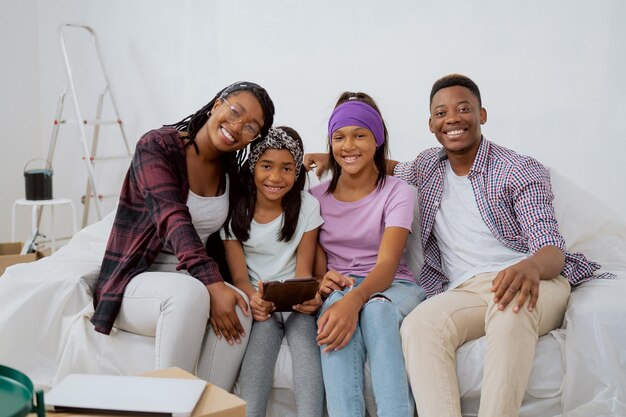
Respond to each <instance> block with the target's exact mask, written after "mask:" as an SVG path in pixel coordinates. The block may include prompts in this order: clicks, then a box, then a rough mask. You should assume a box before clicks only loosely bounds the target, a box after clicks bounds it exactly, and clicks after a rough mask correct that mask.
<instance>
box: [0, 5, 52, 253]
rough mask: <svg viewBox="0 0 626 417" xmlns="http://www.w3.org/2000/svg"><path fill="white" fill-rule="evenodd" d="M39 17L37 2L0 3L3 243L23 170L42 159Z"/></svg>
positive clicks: (21, 185)
mask: <svg viewBox="0 0 626 417" xmlns="http://www.w3.org/2000/svg"><path fill="white" fill-rule="evenodd" d="M37 15H38V6H37V2H35V1H19V0H0V57H1V58H0V62H1V64H0V132H1V133H0V143H1V144H2V147H1V148H0V172H1V173H0V242H7V241H9V238H10V234H11V207H12V205H13V201H14V200H15V199H16V198H23V197H24V177H23V174H22V173H23V169H24V165H25V164H26V162H27V161H28V160H29V159H31V158H34V157H39V156H41V155H40V152H39V148H40V145H41V141H42V138H41V113H40V111H39V48H38V38H37ZM24 218H25V219H26V218H28V219H29V217H28V216H24ZM24 224H26V225H28V224H30V223H29V221H28V220H27V221H26V222H24ZM24 230H28V226H24ZM25 237H26V236H24V237H22V239H24V238H25Z"/></svg>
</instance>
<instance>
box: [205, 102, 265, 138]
mask: <svg viewBox="0 0 626 417" xmlns="http://www.w3.org/2000/svg"><path fill="white" fill-rule="evenodd" d="M222 101H223V102H224V103H225V104H226V121H227V122H228V123H230V124H231V125H236V124H239V123H242V122H243V114H242V112H241V110H240V109H239V108H237V107H236V106H233V105H232V104H230V103H229V102H228V101H227V100H226V99H225V98H223V99H222ZM207 115H210V113H209V114H207ZM259 136H261V130H260V129H259V127H258V126H257V124H256V123H246V124H244V125H243V127H242V128H241V139H243V140H244V141H246V142H252V141H253V140H255V139H256V138H258V137H259Z"/></svg>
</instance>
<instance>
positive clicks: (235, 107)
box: [205, 91, 264, 152]
mask: <svg viewBox="0 0 626 417" xmlns="http://www.w3.org/2000/svg"><path fill="white" fill-rule="evenodd" d="M239 118H240V119H241V121H239V122H233V120H235V119H237V120H238V119H239ZM263 120H264V119H263V109H262V108H261V104H259V101H258V100H257V98H256V97H255V96H254V94H252V93H250V92H247V91H241V92H236V93H233V94H231V95H230V96H228V97H226V100H224V99H217V100H216V101H215V105H214V106H213V108H212V109H211V115H210V117H209V119H208V120H207V122H206V123H205V129H206V134H207V136H208V138H209V143H210V144H211V145H212V146H213V147H214V148H215V149H216V150H218V151H220V152H235V151H238V150H239V149H242V148H244V147H245V146H246V145H248V143H250V138H249V137H247V136H249V135H246V133H245V130H246V126H248V128H249V127H250V126H255V127H256V128H258V130H260V129H261V128H262V127H263ZM248 130H249V129H248Z"/></svg>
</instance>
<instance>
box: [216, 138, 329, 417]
mask: <svg viewBox="0 0 626 417" xmlns="http://www.w3.org/2000/svg"><path fill="white" fill-rule="evenodd" d="M302 158H303V145H302V140H301V138H300V136H299V135H298V133H297V132H296V131H295V130H293V129H291V128H289V127H278V128H272V129H270V132H269V133H268V135H267V136H266V137H265V138H264V139H263V141H260V142H259V143H258V144H255V145H253V147H252V148H251V149H250V156H249V157H248V164H247V168H248V169H242V176H243V179H242V180H243V181H242V183H243V184H245V187H247V189H246V190H244V192H243V193H242V195H243V197H242V198H241V199H240V200H239V201H237V202H235V207H234V209H233V214H232V216H231V219H230V222H228V221H227V223H226V224H227V226H226V227H225V229H224V231H223V234H222V237H223V239H225V241H224V248H225V250H226V258H227V260H228V266H229V269H230V271H231V275H232V279H233V284H235V286H237V287H238V288H239V289H241V290H242V291H243V292H244V293H246V295H247V296H248V298H249V299H250V307H251V309H252V314H253V316H254V320H255V321H254V323H253V325H252V331H251V333H250V338H249V342H248V347H247V350H246V354H245V356H244V360H243V364H242V367H241V374H240V377H239V381H240V385H241V397H242V398H243V399H244V400H245V401H246V402H247V412H246V414H247V416H248V417H251V416H265V409H266V406H267V401H268V398H269V393H270V390H271V386H272V380H273V375H274V366H275V364H276V358H277V357H278V351H279V350H280V346H281V343H282V339H283V336H285V337H287V341H288V343H289V348H290V351H291V355H292V358H294V359H295V358H297V360H298V362H297V363H295V362H294V363H293V367H292V368H293V380H294V391H295V396H296V408H297V411H298V416H301V417H306V416H316V417H321V416H322V415H323V406H324V386H323V382H322V370H321V364H320V357H319V348H318V346H317V343H316V340H315V337H316V332H317V327H316V317H315V315H314V313H315V312H317V310H318V309H319V307H320V306H321V298H320V296H319V294H317V296H316V298H314V299H313V300H310V301H307V302H305V303H303V304H299V305H296V306H294V307H293V312H286V313H279V312H273V310H274V305H273V303H271V302H269V301H265V300H263V299H262V297H263V282H264V281H272V280H282V279H287V278H294V277H311V276H312V275H313V260H314V256H315V245H316V241H317V228H318V227H319V226H320V225H321V224H322V223H323V220H322V218H321V216H320V210H319V203H318V202H317V200H316V199H315V198H314V197H313V196H311V195H310V194H308V193H307V192H304V191H303V188H304V183H305V179H306V172H305V171H304V169H303V168H302ZM235 239H236V240H235Z"/></svg>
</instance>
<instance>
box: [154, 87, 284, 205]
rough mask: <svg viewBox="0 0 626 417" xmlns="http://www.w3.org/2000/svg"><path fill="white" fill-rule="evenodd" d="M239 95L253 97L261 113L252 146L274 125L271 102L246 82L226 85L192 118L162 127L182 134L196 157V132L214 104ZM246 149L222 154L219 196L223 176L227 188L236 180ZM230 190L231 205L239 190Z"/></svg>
mask: <svg viewBox="0 0 626 417" xmlns="http://www.w3.org/2000/svg"><path fill="white" fill-rule="evenodd" d="M241 91H247V92H249V93H252V94H253V95H254V96H255V97H256V99H257V100H258V101H259V104H260V105H261V109H262V110H263V126H262V127H261V135H260V137H259V139H256V140H255V141H253V142H252V143H255V142H256V141H259V140H261V138H263V137H265V135H267V132H268V131H269V129H270V127H272V124H273V123H274V103H273V102H272V99H271V98H270V96H269V94H267V91H265V89H264V88H263V87H261V86H260V85H258V84H255V83H252V82H247V81H239V82H236V83H234V84H231V85H229V86H228V87H225V88H224V89H222V90H221V91H220V92H219V93H217V95H216V96H215V97H213V99H212V100H211V101H209V102H208V103H207V104H206V105H205V106H204V107H202V108H201V109H200V110H198V111H196V112H195V113H194V114H191V115H189V116H187V117H185V118H184V119H183V120H181V121H179V122H176V123H173V124H171V125H166V126H168V127H173V128H175V129H176V130H178V131H179V132H186V133H187V136H185V137H182V136H181V139H183V140H188V142H187V143H186V145H185V146H189V145H192V146H193V147H194V149H195V151H196V153H197V154H198V153H200V150H199V149H198V144H197V143H196V134H197V133H198V132H199V131H200V129H201V128H202V126H204V124H205V123H206V122H207V120H208V119H209V116H208V113H209V112H210V111H211V110H212V109H213V106H214V105H215V102H216V101H217V100H218V99H220V100H221V99H225V98H228V97H229V96H231V95H235V94H238V93H239V92H241ZM248 148H249V147H248V146H246V147H244V148H243V149H240V150H238V151H237V152H236V153H233V152H226V153H224V154H222V156H221V162H222V173H223V175H222V179H221V180H220V184H219V187H218V188H219V192H224V191H225V188H226V184H225V180H224V178H225V175H229V177H230V180H231V184H232V182H233V181H237V180H238V178H239V172H240V169H241V165H242V164H243V162H244V161H245V160H246V156H247V155H248ZM232 185H238V184H232ZM230 188H231V192H230V195H231V202H232V201H233V198H232V196H233V194H237V190H239V189H241V187H238V186H231V187H230ZM233 191H234V193H233ZM236 197H237V196H235V198H236ZM231 206H232V204H231Z"/></svg>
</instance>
